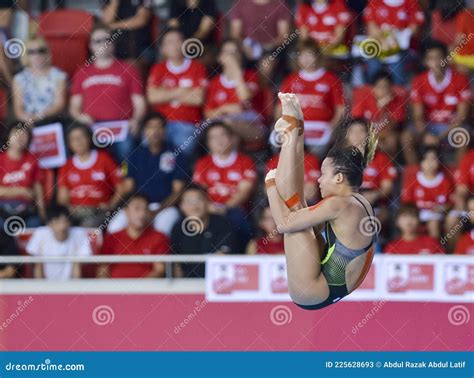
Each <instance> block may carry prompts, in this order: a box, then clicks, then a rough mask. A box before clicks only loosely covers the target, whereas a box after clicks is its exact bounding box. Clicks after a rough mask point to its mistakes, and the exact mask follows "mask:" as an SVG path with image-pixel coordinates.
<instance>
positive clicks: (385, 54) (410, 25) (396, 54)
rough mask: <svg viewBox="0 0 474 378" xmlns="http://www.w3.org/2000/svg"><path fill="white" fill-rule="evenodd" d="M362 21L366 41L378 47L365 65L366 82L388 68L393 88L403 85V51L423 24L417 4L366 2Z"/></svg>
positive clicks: (394, 0)
mask: <svg viewBox="0 0 474 378" xmlns="http://www.w3.org/2000/svg"><path fill="white" fill-rule="evenodd" d="M364 21H365V23H366V31H367V35H368V37H370V38H374V39H376V40H377V41H378V43H379V46H378V47H377V49H378V50H379V51H378V54H377V56H376V57H373V58H372V59H369V60H368V62H367V70H368V72H367V74H368V81H369V82H373V79H374V77H375V75H376V74H377V73H378V72H379V71H380V70H382V69H383V67H384V66H387V68H388V69H389V71H390V74H391V75H392V76H393V80H394V82H395V84H397V85H404V84H406V82H407V72H406V70H405V64H406V58H407V53H406V51H407V50H408V48H409V46H410V41H411V38H412V36H415V35H416V34H417V33H418V31H419V29H420V26H421V25H422V24H423V23H424V21H425V17H424V15H423V11H422V10H421V7H420V5H419V4H418V0H369V3H368V5H367V7H366V8H365V10H364Z"/></svg>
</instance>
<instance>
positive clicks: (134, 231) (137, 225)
mask: <svg viewBox="0 0 474 378" xmlns="http://www.w3.org/2000/svg"><path fill="white" fill-rule="evenodd" d="M125 203H126V205H125V213H126V214H127V218H128V224H127V228H126V229H124V230H122V231H119V232H116V233H114V234H107V235H106V236H105V240H104V245H103V246H102V250H101V254H103V255H164V254H168V253H169V250H170V247H169V240H168V238H167V237H166V236H165V235H164V234H162V233H160V232H158V231H156V230H154V229H153V227H150V226H149V224H150V222H151V216H150V211H149V210H148V205H149V203H148V198H147V197H146V196H144V195H142V194H139V193H136V194H133V195H132V196H131V197H129V198H128V200H127V201H126V202H125ZM164 275H165V264H164V263H152V264H140V263H120V264H107V265H102V266H101V267H100V269H99V271H98V277H99V278H108V277H110V278H157V277H164Z"/></svg>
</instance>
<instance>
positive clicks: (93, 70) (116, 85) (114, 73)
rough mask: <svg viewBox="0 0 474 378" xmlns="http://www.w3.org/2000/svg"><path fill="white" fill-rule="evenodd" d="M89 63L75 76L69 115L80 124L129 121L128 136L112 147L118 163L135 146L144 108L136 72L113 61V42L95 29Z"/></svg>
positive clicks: (101, 29)
mask: <svg viewBox="0 0 474 378" xmlns="http://www.w3.org/2000/svg"><path fill="white" fill-rule="evenodd" d="M89 47H90V50H91V52H92V57H91V58H90V60H91V61H92V62H91V63H90V64H89V62H88V63H86V67H84V68H83V69H80V70H78V72H77V73H76V74H75V75H74V79H73V82H72V88H71V92H72V93H71V94H72V96H71V101H70V105H69V111H70V113H71V116H72V117H73V118H74V119H75V120H76V121H77V122H80V123H83V124H85V125H88V126H92V125H93V124H94V123H96V122H103V121H119V120H120V121H123V120H128V136H127V139H126V140H125V141H123V142H116V143H114V144H113V145H112V151H113V152H114V155H115V156H116V157H117V159H118V160H125V159H126V157H127V156H128V154H129V153H130V152H131V151H132V149H133V148H134V145H135V138H136V137H137V136H138V133H139V125H140V123H141V121H142V119H143V117H144V115H145V111H146V104H145V98H144V97H143V89H142V82H141V79H140V75H139V73H138V71H137V70H136V69H135V68H134V67H133V66H131V65H129V64H127V63H124V62H122V61H120V60H117V59H115V58H114V40H113V39H112V37H111V34H110V31H109V29H108V28H107V27H105V26H102V25H98V26H97V27H95V29H94V30H93V31H92V34H91V40H90V45H89Z"/></svg>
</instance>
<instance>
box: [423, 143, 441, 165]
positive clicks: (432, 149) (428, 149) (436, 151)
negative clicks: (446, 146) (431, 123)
mask: <svg viewBox="0 0 474 378" xmlns="http://www.w3.org/2000/svg"><path fill="white" fill-rule="evenodd" d="M430 152H433V153H434V154H435V155H436V157H437V158H438V160H439V161H441V154H440V153H439V148H437V147H436V146H430V145H427V146H423V147H422V149H421V151H420V161H422V160H424V159H425V158H426V155H428V154H429V153H430Z"/></svg>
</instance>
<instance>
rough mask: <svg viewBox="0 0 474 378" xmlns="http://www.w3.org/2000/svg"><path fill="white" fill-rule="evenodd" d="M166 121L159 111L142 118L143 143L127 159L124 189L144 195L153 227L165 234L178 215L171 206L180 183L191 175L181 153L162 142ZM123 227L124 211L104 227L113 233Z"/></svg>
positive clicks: (175, 199) (183, 182) (125, 219)
mask: <svg viewBox="0 0 474 378" xmlns="http://www.w3.org/2000/svg"><path fill="white" fill-rule="evenodd" d="M165 133H166V120H165V119H164V117H163V116H162V115H161V114H159V113H151V114H149V115H148V116H147V118H146V119H145V121H144V130H143V137H144V142H145V143H143V144H142V145H140V146H139V147H137V149H136V150H135V151H133V153H132V154H131V155H130V158H129V159H128V160H127V178H126V179H125V182H124V192H127V193H131V192H133V191H135V190H137V191H139V192H140V193H143V194H145V195H146V196H147V197H148V199H149V200H150V201H151V203H150V211H151V214H152V219H154V221H153V223H154V227H155V230H157V231H160V232H162V233H164V234H165V235H167V236H169V235H170V234H171V229H172V228H173V226H174V224H175V223H176V221H177V220H178V218H179V212H178V210H177V209H176V208H175V207H174V206H175V204H176V202H177V200H178V197H179V194H180V193H181V191H182V190H183V188H184V184H185V183H186V181H188V179H190V178H191V177H190V176H189V174H188V168H187V166H186V163H185V161H184V158H183V155H182V154H181V153H177V154H175V153H173V151H170V150H168V149H167V147H166V144H165ZM126 226H127V217H126V215H125V212H123V211H120V213H118V214H117V215H115V216H114V218H113V219H112V220H111V222H110V223H109V225H108V227H107V231H108V232H112V233H113V232H117V231H120V230H121V229H123V228H125V227H126Z"/></svg>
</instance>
